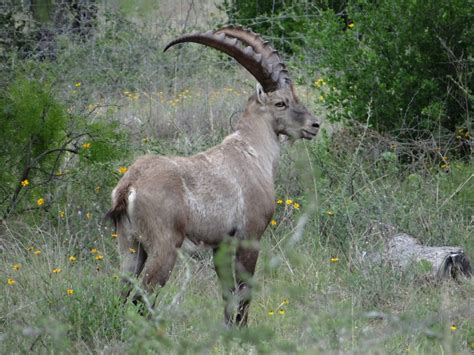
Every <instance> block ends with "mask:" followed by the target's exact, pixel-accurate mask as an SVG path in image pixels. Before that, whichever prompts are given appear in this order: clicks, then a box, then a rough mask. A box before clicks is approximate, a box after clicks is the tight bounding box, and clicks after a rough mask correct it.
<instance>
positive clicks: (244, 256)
mask: <svg viewBox="0 0 474 355" xmlns="http://www.w3.org/2000/svg"><path fill="white" fill-rule="evenodd" d="M257 259H258V249H255V248H252V247H239V248H237V253H236V256H235V279H236V282H237V297H238V301H239V305H238V308H237V315H236V317H235V321H236V323H237V325H238V326H246V325H247V321H248V311H249V306H250V300H251V297H252V294H251V293H252V292H251V291H252V284H253V275H254V273H255V266H256V265H257Z"/></svg>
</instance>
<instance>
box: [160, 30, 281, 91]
mask: <svg viewBox="0 0 474 355" xmlns="http://www.w3.org/2000/svg"><path fill="white" fill-rule="evenodd" d="M225 29H226V27H224V28H223V29H221V30H218V31H208V32H206V33H194V34H188V35H184V36H181V37H179V38H177V39H175V40H173V41H171V42H170V43H168V45H167V46H166V47H165V49H164V51H166V50H168V48H170V47H172V46H174V45H175V44H178V43H184V42H195V43H200V44H204V45H206V46H209V47H212V48H215V49H217V50H220V51H222V52H224V53H226V54H228V55H229V56H231V57H232V58H234V59H235V60H237V61H238V62H239V63H240V64H241V65H242V66H243V67H244V68H245V69H247V70H248V71H249V72H250V73H251V74H252V75H253V76H254V77H255V79H257V81H258V82H259V83H260V84H261V85H262V87H263V90H264V91H266V92H271V91H275V90H277V89H279V88H280V87H282V85H283V84H285V83H287V81H285V79H284V78H281V77H288V76H287V74H286V75H280V74H282V73H286V69H285V65H284V64H283V63H282V62H281V61H280V59H279V56H278V53H277V52H276V51H274V50H273V49H272V48H271V47H270V46H269V45H268V48H270V49H271V55H269V54H270V52H269V50H268V48H265V44H264V41H263V40H261V39H260V42H259V41H256V40H254V41H253V42H250V41H249V40H248V39H249V38H250V37H249V38H247V37H245V36H250V32H246V31H245V30H239V29H236V28H233V29H234V30H235V33H234V34H235V35H232V34H231V33H229V34H226V33H225V32H224V30H225ZM238 31H242V34H244V33H245V34H246V35H242V36H241V37H242V38H240V37H238V36H237V35H236V33H237V32H238ZM242 43H243V44H247V45H248V47H246V48H242V46H241V44H242ZM275 55H276V58H277V59H278V61H277V60H276V59H275ZM288 80H289V77H288Z"/></svg>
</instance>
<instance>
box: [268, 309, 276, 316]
mask: <svg viewBox="0 0 474 355" xmlns="http://www.w3.org/2000/svg"><path fill="white" fill-rule="evenodd" d="M274 314H275V312H274V311H273V309H270V310H269V311H268V315H269V316H270V317H271V316H273V315H274Z"/></svg>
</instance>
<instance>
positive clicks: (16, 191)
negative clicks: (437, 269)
mask: <svg viewBox="0 0 474 355" xmlns="http://www.w3.org/2000/svg"><path fill="white" fill-rule="evenodd" d="M46 73H47V72H46ZM46 76H47V74H46ZM52 83H53V82H52V81H51V80H49V79H42V80H37V79H33V78H27V77H26V75H25V74H18V76H17V78H16V79H15V80H14V81H13V82H12V83H11V84H10V85H9V86H8V87H7V88H5V89H4V90H3V91H2V92H1V93H0V126H1V127H2V130H1V132H0V140H1V141H2V142H3V143H2V144H1V145H0V164H1V165H2V167H3V169H2V170H1V172H0V183H1V185H2V189H1V191H0V212H1V215H2V216H3V217H7V216H8V215H10V214H11V213H12V212H15V211H17V212H21V211H25V210H34V209H48V208H49V207H50V206H51V204H52V202H53V201H54V200H55V199H57V197H58V196H55V193H56V191H57V190H56V188H57V186H58V185H59V184H62V183H67V182H72V181H73V180H74V176H75V175H76V174H77V173H78V172H81V171H83V170H84V169H87V168H88V167H89V166H91V165H94V164H98V163H103V162H108V161H110V160H111V159H113V158H114V157H116V156H117V155H118V153H119V152H120V155H123V154H124V153H125V152H126V149H125V152H124V149H123V148H122V149H121V150H120V151H119V150H117V149H116V147H117V146H119V145H120V142H121V141H123V140H124V138H125V136H124V135H123V134H122V133H120V131H119V130H118V126H117V125H116V124H114V123H113V122H110V121H107V120H100V121H99V120H94V119H92V118H91V117H88V116H86V115H82V116H81V115H74V114H72V113H69V112H68V110H67V108H66V107H65V105H64V104H63V103H61V102H60V101H59V100H57V99H56V98H55V96H56V93H55V91H54V90H53V84H52ZM77 158H79V159H77Z"/></svg>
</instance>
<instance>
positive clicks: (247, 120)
mask: <svg viewBox="0 0 474 355" xmlns="http://www.w3.org/2000/svg"><path fill="white" fill-rule="evenodd" d="M182 42H196V43H201V44H204V45H206V46H209V47H212V48H215V49H217V50H220V51H223V52H225V53H227V54H229V55H230V56H232V57H233V58H235V59H236V60H237V61H238V62H239V63H240V64H242V65H243V66H244V67H245V68H246V69H247V70H248V71H249V72H250V73H251V74H252V75H253V76H254V77H255V78H256V79H257V80H258V82H259V83H260V85H258V86H257V91H256V93H255V94H253V95H252V96H251V97H250V98H249V99H248V102H247V106H246V108H245V111H244V113H243V115H242V116H241V117H240V119H239V121H238V123H237V125H236V130H235V132H234V133H232V134H230V135H229V136H227V137H226V138H225V139H224V141H223V142H222V143H221V144H219V145H218V146H215V147H213V148H211V149H209V150H207V151H205V152H202V153H199V154H196V155H194V156H191V157H170V156H154V155H146V156H142V157H140V158H138V159H137V161H136V162H135V163H134V164H133V165H132V166H131V167H130V168H129V170H128V172H127V173H126V174H125V175H124V176H123V177H122V179H121V180H120V181H119V183H118V185H117V187H116V188H115V189H114V191H113V192H112V209H111V210H110V211H109V212H108V216H109V217H110V218H112V219H113V220H114V222H115V225H116V228H117V233H118V236H119V250H120V254H121V259H122V264H121V271H122V272H123V273H124V274H129V275H130V274H131V275H134V276H136V277H138V276H140V277H141V278H142V283H143V287H144V288H145V289H146V290H147V291H149V292H152V291H153V290H154V289H155V287H156V286H157V285H160V286H163V285H164V284H165V283H166V282H167V280H168V278H169V276H170V273H171V271H172V269H173V266H174V264H175V262H176V257H177V250H178V248H180V247H181V246H182V244H183V242H184V240H185V239H188V240H190V241H191V242H193V243H196V244H200V245H206V246H209V247H211V248H213V250H214V262H215V265H216V271H217V274H218V276H219V279H220V281H221V285H222V288H223V295H224V300H225V302H226V306H225V320H226V323H227V324H229V325H230V324H232V323H234V322H236V323H237V324H239V325H245V324H246V323H247V318H248V307H249V302H250V286H251V282H249V281H250V279H249V277H251V276H252V275H253V273H254V271H255V265H256V263H257V258H258V253H259V250H258V241H259V240H260V238H261V236H262V234H263V233H264V231H265V228H266V227H267V225H268V223H269V222H270V220H271V218H272V215H273V213H274V208H275V193H274V179H275V172H276V168H277V163H278V159H279V154H280V146H279V139H278V136H279V135H286V136H288V137H289V138H290V139H291V140H295V139H299V138H305V139H311V138H313V137H314V136H315V135H316V134H317V133H318V130H319V121H318V120H317V119H316V118H315V117H314V116H313V115H312V114H311V113H310V112H308V110H307V108H306V107H305V106H304V105H303V104H302V103H301V102H300V101H299V100H298V98H297V97H296V95H295V91H294V88H293V84H292V82H291V79H290V77H289V75H288V72H287V71H286V69H285V65H284V64H283V63H282V62H281V60H280V57H279V55H278V53H277V52H276V51H275V50H274V49H273V48H272V47H271V46H270V45H269V44H268V43H267V42H265V41H263V40H262V38H261V37H260V36H258V35H257V34H255V33H253V32H251V31H250V30H247V29H243V28H241V27H232V26H229V27H224V28H222V29H220V30H217V31H209V32H206V33H196V34H190V35H185V36H182V37H180V38H178V39H176V40H174V41H172V42H171V43H170V44H168V46H167V47H166V48H165V50H167V49H168V48H169V47H171V46H173V45H175V44H178V43H182ZM226 241H235V243H234V244H236V245H237V246H236V251H235V255H234V254H232V253H227V254H224V255H223V257H222V258H219V259H220V260H219V262H216V253H218V251H219V248H220V247H221V246H222V245H224V244H227V243H226ZM131 250H132V251H136V252H134V253H131V252H130V251H131ZM218 255H219V254H218ZM232 264H233V268H234V272H235V277H234V276H232V275H233V272H232ZM125 296H126V297H128V292H127V293H126V295H125ZM234 301H235V302H234ZM234 304H235V305H237V309H236V310H235V309H233V308H234V306H233V305H234Z"/></svg>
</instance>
